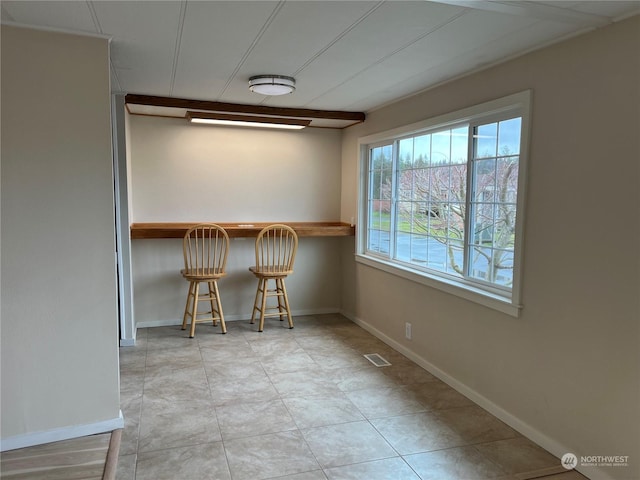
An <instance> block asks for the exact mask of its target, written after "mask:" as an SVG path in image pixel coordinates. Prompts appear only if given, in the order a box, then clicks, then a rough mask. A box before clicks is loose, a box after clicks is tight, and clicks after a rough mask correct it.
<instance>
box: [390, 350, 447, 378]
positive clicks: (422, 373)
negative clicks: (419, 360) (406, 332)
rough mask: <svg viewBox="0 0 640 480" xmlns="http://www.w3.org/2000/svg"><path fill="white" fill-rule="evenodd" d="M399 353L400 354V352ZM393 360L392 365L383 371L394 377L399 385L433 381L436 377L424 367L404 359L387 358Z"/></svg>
mask: <svg viewBox="0 0 640 480" xmlns="http://www.w3.org/2000/svg"><path fill="white" fill-rule="evenodd" d="M398 355H399V354H398ZM387 360H388V361H389V362H391V366H390V367H384V368H383V369H382V373H384V374H385V375H388V376H389V377H390V378H392V379H393V380H394V381H395V382H396V383H397V384H398V385H412V384H415V383H424V382H433V381H435V380H437V378H436V377H434V376H433V375H431V374H430V373H429V372H427V371H426V370H425V369H424V368H422V367H420V366H418V365H416V364H415V363H412V362H410V361H409V360H407V359H405V358H404V357H403V359H402V360H401V361H399V360H398V359H397V358H393V356H391V358H387Z"/></svg>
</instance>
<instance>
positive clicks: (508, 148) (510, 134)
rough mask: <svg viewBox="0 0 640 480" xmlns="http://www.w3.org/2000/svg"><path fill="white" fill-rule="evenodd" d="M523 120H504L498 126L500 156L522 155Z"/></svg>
mask: <svg viewBox="0 0 640 480" xmlns="http://www.w3.org/2000/svg"><path fill="white" fill-rule="evenodd" d="M521 126H522V119H521V118H512V119H511V120H503V121H502V122H500V123H499V124H498V131H499V133H498V148H499V152H498V154H499V155H517V154H519V153H520V127H521Z"/></svg>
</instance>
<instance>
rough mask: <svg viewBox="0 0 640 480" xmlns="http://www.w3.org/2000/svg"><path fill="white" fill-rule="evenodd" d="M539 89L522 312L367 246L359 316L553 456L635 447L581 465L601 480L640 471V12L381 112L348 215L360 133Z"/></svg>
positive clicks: (352, 281)
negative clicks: (373, 254)
mask: <svg viewBox="0 0 640 480" xmlns="http://www.w3.org/2000/svg"><path fill="white" fill-rule="evenodd" d="M527 89H532V91H533V100H532V130H531V142H530V152H529V153H530V156H529V161H528V164H529V171H528V172H527V184H528V185H527V198H526V205H527V207H526V211H525V212H524V215H525V233H524V267H523V281H522V286H523V290H522V303H523V304H524V308H523V309H522V312H521V315H520V318H513V317H511V316H508V315H505V314H502V313H500V312H497V311H494V310H491V309H489V308H486V307H484V306H481V305H478V304H475V303H472V302H470V301H467V300H464V299H462V298H458V297H455V296H452V295H449V294H446V293H443V292H440V291H438V290H435V289H432V288H429V287H426V286H422V285H419V284H416V283H413V282H411V281H409V280H405V279H403V278H400V277H397V276H394V275H392V274H389V273H385V272H383V271H381V270H377V269H374V268H371V267H369V266H365V265H362V264H358V263H355V262H354V261H353V254H354V251H353V249H352V248H351V249H346V248H345V250H344V251H343V264H344V269H343V273H344V275H345V278H344V280H343V299H344V300H343V302H344V309H345V313H347V314H348V315H350V316H352V318H354V319H356V320H358V321H361V322H362V323H363V325H365V326H367V327H368V328H371V329H372V330H375V331H376V332H377V333H378V335H380V336H382V337H383V338H385V339H386V340H387V341H388V342H393V343H395V344H396V345H398V346H399V347H400V348H402V349H405V351H406V352H408V353H409V354H411V355H413V356H414V358H417V359H418V360H419V361H420V362H421V363H422V364H423V365H426V366H430V368H432V369H433V370H434V371H436V370H437V371H438V372H439V375H440V376H441V377H443V378H445V379H446V380H447V381H448V382H449V383H451V384H452V385H454V386H456V387H457V388H459V389H460V390H461V391H463V392H465V393H466V394H468V395H470V396H471V397H472V398H473V399H475V400H476V401H478V402H479V403H481V405H483V406H484V407H485V408H488V409H489V410H491V411H492V412H493V413H495V414H497V415H498V416H499V417H501V418H503V419H505V420H506V421H508V422H509V423H511V424H512V425H514V426H516V428H517V429H519V430H520V431H521V432H523V433H524V434H525V435H527V436H529V437H530V438H532V439H533V440H534V441H537V442H538V443H540V444H541V445H542V446H543V447H545V448H547V449H548V450H550V451H551V452H552V453H554V454H556V455H558V456H561V455H562V454H564V453H567V452H573V453H574V454H576V455H578V458H580V457H581V456H589V455H628V456H629V458H628V461H629V465H628V466H627V467H606V466H603V467H601V468H595V467H586V466H585V467H579V469H580V470H582V471H583V473H585V474H586V475H587V476H589V478H592V479H595V478H619V479H631V478H640V455H639V454H638V452H640V427H639V426H640V407H639V405H640V385H639V379H640V371H639V368H640V358H639V352H640V348H639V339H640V332H639V323H640V322H639V318H640V305H639V295H638V292H639V291H640V279H639V274H640V255H639V253H638V245H640V225H639V222H640V198H639V191H640V188H639V187H640V186H639V179H640V175H639V166H640V162H639V158H640V140H639V138H640V137H639V135H638V132H640V118H639V117H640V109H639V108H638V106H639V105H640V17H638V16H636V17H633V18H631V19H627V20H625V21H622V22H620V23H616V24H613V25H611V26H607V27H605V28H602V29H598V30H596V31H594V32H591V33H588V34H585V35H582V36H580V37H576V38H573V39H570V40H568V41H565V42H562V43H559V44H556V45H553V46H550V47H547V48H544V49H541V50H538V51H535V52H532V53H529V54H527V55H525V56H522V57H519V58H517V59H513V60H511V61H509V62H506V63H504V64H501V65H498V66H495V67H492V68H490V69H487V70H484V71H481V72H478V73H475V74H472V75H469V76H466V77H463V78H460V79H457V80H455V81H452V82H449V83H447V84H444V85H441V86H439V87H437V88H434V89H431V90H429V91H425V92H423V93H422V94H419V95H417V96H414V97H412V98H410V99H406V100H403V101H399V102H397V103H394V104H392V105H389V106H386V107H384V108H382V109H379V110H377V111H374V112H370V113H369V114H368V116H367V121H366V122H365V123H364V124H362V125H359V126H355V127H351V128H349V129H348V130H347V132H346V133H345V136H344V140H343V188H342V207H341V208H342V210H341V211H342V218H343V219H345V218H348V217H349V216H351V215H352V213H351V212H353V211H354V210H355V208H356V203H357V188H358V182H357V169H358V146H357V145H358V138H359V137H361V136H365V135H369V134H372V133H376V132H380V131H385V130H389V129H392V128H396V127H399V126H402V125H406V124H411V123H414V122H417V121H420V120H423V119H427V118H431V117H435V116H438V115H441V114H444V113H447V112H452V111H456V110H459V109H462V108H465V107H470V106H472V105H476V104H479V103H482V102H485V101H488V100H492V99H495V98H500V97H503V96H506V95H509V94H512V93H516V92H519V91H524V90H527ZM407 321H410V322H411V323H412V324H413V325H412V327H413V340H406V339H405V338H404V331H405V328H404V324H405V322H407Z"/></svg>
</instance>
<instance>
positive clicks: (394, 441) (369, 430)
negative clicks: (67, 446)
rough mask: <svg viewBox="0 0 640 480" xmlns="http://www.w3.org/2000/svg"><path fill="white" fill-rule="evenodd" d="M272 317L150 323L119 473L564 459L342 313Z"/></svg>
mask: <svg viewBox="0 0 640 480" xmlns="http://www.w3.org/2000/svg"><path fill="white" fill-rule="evenodd" d="M185 290H186V287H185ZM265 323H266V324H265V331H264V332H261V333H259V332H257V325H255V324H254V325H251V324H249V322H248V321H237V322H235V321H233V322H227V330H228V333H227V334H225V335H222V334H221V333H220V327H213V326H211V325H209V324H199V325H198V327H197V329H196V337H195V338H194V339H189V338H188V332H186V331H182V330H181V329H180V327H179V326H170V327H157V328H148V329H141V330H139V331H138V335H137V338H138V342H137V343H138V345H137V346H136V347H123V348H121V349H120V357H121V358H120V363H121V366H120V371H121V408H122V411H123V414H124V416H125V429H124V432H123V438H122V443H121V446H120V454H121V459H122V461H121V464H120V465H119V470H118V480H144V479H148V478H154V479H162V478H171V479H172V480H189V479H190V478H194V479H195V478H197V479H198V480H206V479H208V478H215V479H216V480H229V479H231V478H233V480H242V479H247V480H260V479H273V480H275V479H281V480H327V479H331V480H336V479H346V480H349V479H357V480H365V479H366V480H377V479H378V478H381V479H384V480H391V479H392V480H402V479H404V478H407V479H412V480H414V479H415V480H417V478H418V475H422V476H423V477H424V479H426V478H438V479H439V480H466V479H465V476H468V475H471V474H473V475H474V476H472V477H470V478H469V480H478V478H487V479H489V478H490V479H492V480H493V479H494V478H495V480H518V479H517V477H518V475H519V474H520V473H522V472H532V471H534V472H535V471H543V470H544V469H547V472H550V473H553V472H552V471H551V470H549V468H552V467H554V466H557V465H558V460H557V459H555V458H554V457H553V456H551V455H550V454H548V453H547V452H546V451H544V450H543V449H541V448H539V447H537V446H536V445H535V444H533V443H531V442H529V441H528V440H526V439H524V438H523V437H520V436H519V435H518V434H517V433H516V432H515V431H513V430H512V429H510V428H509V427H508V426H506V425H505V424H503V423H502V422H500V421H499V420H497V419H495V418H494V417H492V416H491V415H489V414H488V413H487V412H485V411H484V410H482V409H480V408H479V407H477V406H475V404H473V403H472V402H470V401H469V400H468V399H466V398H465V397H464V396H462V395H460V394H459V393H458V392H456V391H455V390H453V389H451V388H450V387H449V386H447V385H446V384H444V383H443V382H441V381H440V380H439V379H438V378H436V377H435V376H433V375H431V374H430V373H429V372H427V371H426V370H424V369H423V368H421V367H419V366H418V365H416V364H415V363H413V362H412V361H410V360H409V359H408V358H407V357H405V356H404V355H402V354H400V353H399V352H397V351H395V350H393V349H392V348H391V347H389V346H388V345H386V344H385V343H383V342H381V341H380V340H378V339H377V338H375V337H373V336H372V335H371V334H369V333H368V332H367V331H365V330H364V329H362V328H360V327H359V326H358V325H356V324H354V323H352V322H351V321H349V320H348V319H346V318H345V317H343V316H341V315H339V314H335V315H334V314H330V315H310V316H302V317H296V318H294V323H295V328H294V329H292V330H289V329H288V328H287V323H286V322H280V321H279V320H277V319H267V320H266V322H265ZM366 353H378V354H380V355H381V356H383V357H384V358H385V359H387V360H388V361H389V362H391V363H392V365H391V366H388V367H382V368H377V367H375V366H373V365H372V364H371V363H370V362H368V361H367V360H366V359H365V358H364V356H363V355H364V354H366ZM367 419H368V420H367ZM221 440H222V441H221ZM470 445H473V446H470ZM399 455H406V459H405V460H406V461H407V462H408V463H409V464H411V466H412V467H413V468H410V467H409V465H407V463H405V460H403V459H402V458H400V457H399ZM320 464H322V466H323V467H324V468H325V471H323V470H322V468H321V466H320ZM228 465H229V466H228ZM136 471H137V473H136ZM231 474H233V477H232V476H231ZM567 474H569V475H573V477H561V476H559V477H558V480H574V478H575V479H576V480H577V478H579V477H576V475H579V474H578V473H577V472H567Z"/></svg>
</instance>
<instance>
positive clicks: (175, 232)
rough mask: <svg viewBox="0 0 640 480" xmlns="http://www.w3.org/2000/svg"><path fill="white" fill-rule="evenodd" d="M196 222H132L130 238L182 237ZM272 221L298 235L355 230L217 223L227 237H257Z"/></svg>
mask: <svg viewBox="0 0 640 480" xmlns="http://www.w3.org/2000/svg"><path fill="white" fill-rule="evenodd" d="M197 223H198V222H180V223H175V222H174V223H171V222H168V223H132V224H131V239H132V240H135V239H142V238H183V237H184V234H185V233H186V232H187V230H188V229H189V228H191V227H192V226H193V225H196V224H197ZM213 223H217V222H213ZM274 223H284V224H286V225H289V226H290V227H292V228H293V229H294V230H295V231H296V233H297V234H298V236H299V237H348V236H354V235H355V231H356V228H355V226H353V225H350V224H348V223H343V222H256V223H251V222H247V223H218V225H220V226H221V227H222V228H224V229H225V230H226V231H227V234H228V235H229V238H239V237H257V236H258V233H259V232H260V230H262V229H263V228H264V227H266V226H267V225H272V224H274Z"/></svg>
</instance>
